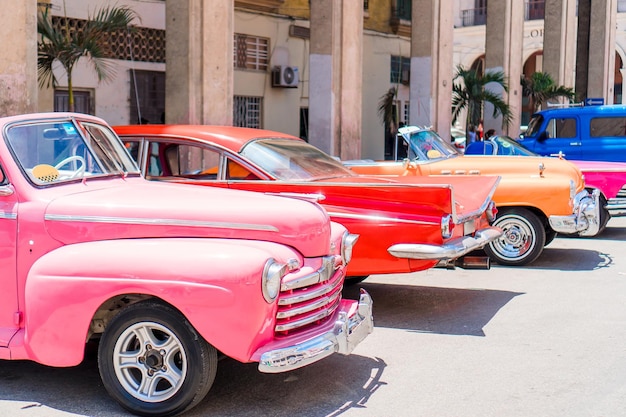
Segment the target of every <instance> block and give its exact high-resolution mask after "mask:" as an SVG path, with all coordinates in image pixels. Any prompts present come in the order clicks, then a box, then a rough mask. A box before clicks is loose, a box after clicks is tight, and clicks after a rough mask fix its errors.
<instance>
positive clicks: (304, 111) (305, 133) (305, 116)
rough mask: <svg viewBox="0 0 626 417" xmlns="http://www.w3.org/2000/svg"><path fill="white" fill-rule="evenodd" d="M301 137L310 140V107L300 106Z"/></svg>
mask: <svg viewBox="0 0 626 417" xmlns="http://www.w3.org/2000/svg"><path fill="white" fill-rule="evenodd" d="M300 139H304V140H306V141H307V142H308V141H309V108H308V107H300Z"/></svg>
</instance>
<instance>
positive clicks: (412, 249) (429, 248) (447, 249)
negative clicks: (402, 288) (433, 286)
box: [387, 226, 502, 261]
mask: <svg viewBox="0 0 626 417" xmlns="http://www.w3.org/2000/svg"><path fill="white" fill-rule="evenodd" d="M500 236H502V229H500V228H499V227H494V226H490V227H485V228H483V229H479V230H477V231H476V233H474V236H462V237H458V238H455V239H451V240H449V241H447V242H446V243H444V244H442V245H429V244H421V243H399V244H397V245H393V246H390V247H389V249H387V251H388V252H389V253H390V254H392V255H393V256H395V257H397V258H404V259H429V260H440V261H445V260H450V259H457V258H460V257H461V256H463V255H465V254H468V253H470V252H472V251H475V250H477V249H481V248H483V247H484V246H485V245H487V244H488V243H490V242H492V241H494V240H496V239H498V238H499V237H500Z"/></svg>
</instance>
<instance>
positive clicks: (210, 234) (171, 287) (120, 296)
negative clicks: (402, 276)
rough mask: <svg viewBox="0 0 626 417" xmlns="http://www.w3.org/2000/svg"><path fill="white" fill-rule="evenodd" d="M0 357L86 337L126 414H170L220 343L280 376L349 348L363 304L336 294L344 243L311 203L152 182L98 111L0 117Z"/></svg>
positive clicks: (208, 374) (76, 353) (58, 355)
mask: <svg viewBox="0 0 626 417" xmlns="http://www.w3.org/2000/svg"><path fill="white" fill-rule="evenodd" d="M0 131H1V132H2V139H3V140H2V141H1V143H0V165H1V167H2V170H1V171H0V237H1V239H2V242H4V244H3V249H2V251H0V268H1V272H2V274H1V275H0V280H1V284H0V285H1V288H2V291H0V359H5V360H8V359H12V360H32V361H36V362H39V363H42V364H45V365H50V366H74V365H77V364H79V363H80V362H81V361H82V359H83V354H84V350H85V343H86V342H88V341H98V342H99V345H98V362H99V368H100V373H101V377H102V381H103V383H104V386H105V387H106V389H107V391H108V392H109V393H110V394H111V396H112V397H113V398H115V399H116V400H117V401H118V402H119V403H120V404H121V405H122V406H123V407H124V408H126V409H128V410H130V411H131V412H134V413H137V414H141V415H148V416H160V415H173V414H177V413H179V412H182V411H184V410H186V409H188V408H190V407H192V406H194V405H195V404H197V403H198V402H199V401H200V400H201V399H202V398H203V397H204V396H205V394H206V393H207V392H208V391H209V389H210V387H211V385H212V383H213V380H214V377H215V374H216V366H217V357H218V352H221V353H222V354H224V355H226V356H229V357H232V358H234V359H236V360H238V361H241V362H258V364H259V365H258V367H259V370H260V371H261V372H282V371H288V370H292V369H295V368H299V367H302V366H305V365H308V364H310V363H313V362H316V361H318V360H320V359H322V358H324V357H326V356H328V355H331V354H332V353H334V352H338V353H342V354H348V353H350V352H351V351H352V349H353V348H354V347H355V346H356V345H357V344H358V343H359V342H360V341H361V340H363V339H364V338H365V337H366V336H367V335H368V334H369V333H370V332H371V330H372V326H373V324H372V302H371V299H370V297H369V296H368V294H367V293H365V292H364V291H362V292H361V297H360V300H359V301H352V300H344V299H342V296H341V290H342V286H343V282H344V278H345V273H346V266H347V263H348V262H349V260H350V258H351V252H352V245H353V244H354V242H355V240H356V236H354V235H351V234H349V233H348V232H347V231H346V229H345V228H344V227H343V226H341V225H339V224H336V223H333V222H331V221H330V220H329V217H328V214H327V213H326V212H325V211H324V210H323V209H322V208H321V206H319V205H318V204H316V203H312V202H307V201H302V200H297V199H292V198H287V197H277V196H267V195H263V194H259V193H250V192H245V191H235V190H223V189H218V188H209V187H206V188H198V187H193V186H184V185H183V186H181V185H178V184H177V185H171V184H166V183H155V182H149V181H146V180H145V179H143V178H142V177H141V176H140V173H139V170H138V168H137V166H136V165H135V163H134V162H133V161H132V159H131V158H130V156H129V154H128V153H127V152H126V151H125V149H124V146H123V145H122V143H121V142H120V140H119V139H118V137H117V136H116V135H115V134H114V133H113V131H112V130H111V129H110V128H109V126H107V124H106V123H105V122H104V121H102V120H101V119H98V118H95V117H91V116H87V115H80V114H71V113H48V114H32V115H23V116H15V117H7V118H0Z"/></svg>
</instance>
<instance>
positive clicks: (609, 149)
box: [581, 115, 626, 162]
mask: <svg viewBox="0 0 626 417" xmlns="http://www.w3.org/2000/svg"><path fill="white" fill-rule="evenodd" d="M583 127H587V129H588V133H587V134H583V146H582V156H583V157H582V158H581V159H584V160H590V161H615V162H626V115H624V116H620V115H615V116H597V117H591V118H590V119H589V122H588V123H587V126H583ZM583 133H585V132H584V131H583Z"/></svg>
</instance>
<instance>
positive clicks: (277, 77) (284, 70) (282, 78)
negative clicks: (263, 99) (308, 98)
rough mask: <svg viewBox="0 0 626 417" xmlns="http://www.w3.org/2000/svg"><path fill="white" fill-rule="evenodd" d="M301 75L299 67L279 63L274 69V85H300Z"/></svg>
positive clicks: (292, 86) (289, 86)
mask: <svg viewBox="0 0 626 417" xmlns="http://www.w3.org/2000/svg"><path fill="white" fill-rule="evenodd" d="M299 81H300V77H299V74H298V67H291V66H289V65H277V66H275V67H274V68H273V69H272V87H288V88H296V87H298V82H299Z"/></svg>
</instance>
